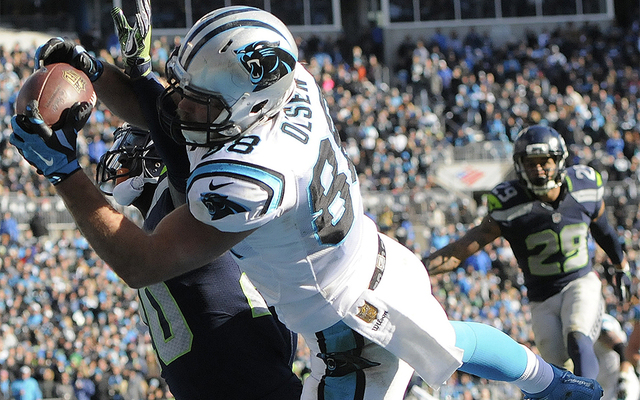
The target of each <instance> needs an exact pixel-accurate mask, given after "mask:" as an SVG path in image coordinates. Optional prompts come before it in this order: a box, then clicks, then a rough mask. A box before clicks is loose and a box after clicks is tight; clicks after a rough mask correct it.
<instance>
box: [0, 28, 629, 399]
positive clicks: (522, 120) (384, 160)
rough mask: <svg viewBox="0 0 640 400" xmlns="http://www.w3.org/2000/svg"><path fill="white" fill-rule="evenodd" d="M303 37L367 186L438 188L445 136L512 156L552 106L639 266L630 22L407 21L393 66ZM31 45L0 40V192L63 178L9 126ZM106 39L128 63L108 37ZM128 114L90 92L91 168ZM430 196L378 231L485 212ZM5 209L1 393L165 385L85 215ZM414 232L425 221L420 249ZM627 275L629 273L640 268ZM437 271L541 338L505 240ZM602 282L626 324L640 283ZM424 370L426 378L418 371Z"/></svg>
mask: <svg viewBox="0 0 640 400" xmlns="http://www.w3.org/2000/svg"><path fill="white" fill-rule="evenodd" d="M116 42H117V41H116ZM176 44H179V39H178V38H176V39H174V40H170V39H169V38H166V37H163V38H158V39H157V40H156V41H155V42H154V44H153V51H152V57H153V63H154V64H153V66H154V71H155V72H156V73H158V74H159V75H161V76H162V74H163V71H164V63H165V62H166V61H167V58H168V54H170V51H171V49H172V47H173V46H175V45H176ZM299 45H300V50H301V52H300V58H301V59H304V60H305V61H306V62H307V63H308V68H309V70H310V71H311V72H312V73H313V74H314V75H315V76H316V78H317V79H318V82H320V83H321V86H322V89H323V90H324V91H325V93H326V94H327V101H328V105H329V109H330V111H331V113H332V116H333V118H334V121H335V123H336V125H337V127H338V130H339V131H340V133H341V135H342V139H343V142H344V145H345V148H346V151H347V152H348V154H349V155H350V156H351V158H352V160H353V161H354V164H355V166H356V168H357V171H358V173H359V174H360V179H361V185H362V186H363V188H364V191H365V192H367V191H391V192H406V193H410V196H414V195H416V194H418V193H423V192H425V191H429V190H430V189H432V188H434V186H435V183H434V181H433V178H432V175H433V174H432V168H433V166H434V165H436V164H437V163H438V162H439V161H443V160H442V158H443V157H445V155H446V154H448V153H447V151H445V150H447V149H450V148H451V147H462V146H465V145H467V144H470V143H477V142H485V141H492V142H495V146H494V148H495V149H496V153H495V157H498V158H500V157H502V158H505V157H509V151H510V144H511V142H512V141H513V139H514V137H515V135H516V133H517V132H518V131H519V130H520V129H521V128H522V127H524V126H527V125H530V124H534V123H535V124H538V123H543V124H544V123H546V124H549V125H551V126H553V127H554V128H555V129H556V130H558V132H560V133H561V134H562V135H563V136H564V138H565V140H566V142H567V144H568V146H569V149H570V152H571V157H570V160H569V161H570V164H572V163H585V164H590V165H592V166H594V167H595V168H596V169H597V170H599V171H600V172H601V173H602V174H603V176H604V177H605V178H607V179H608V180H609V181H610V182H615V183H616V188H617V189H616V191H613V192H612V195H611V196H610V198H611V199H612V200H611V201H610V202H609V203H608V205H609V206H611V207H610V208H611V213H612V216H613V217H614V219H612V223H613V224H614V226H617V227H618V230H619V232H620V237H621V240H624V241H625V242H626V246H627V252H628V258H629V260H630V262H631V265H632V269H633V271H636V272H637V271H638V270H637V269H636V268H635V267H636V265H640V252H639V245H640V240H639V236H640V212H639V211H637V210H638V207H637V191H636V188H637V185H638V183H639V182H640V170H639V169H638V166H639V165H640V152H639V150H640V146H639V145H640V96H639V94H638V91H639V89H640V72H639V66H640V26H639V25H638V22H637V21H636V24H635V25H633V26H632V27H631V28H630V29H626V30H623V29H620V28H615V27H614V28H611V29H609V30H606V31H601V30H600V29H598V28H597V27H595V26H590V25H583V26H580V27H577V26H572V25H567V26H565V27H563V28H558V29H557V30H555V31H553V32H543V33H541V34H533V33H531V34H528V35H527V36H526V37H525V38H523V39H522V40H520V41H517V42H515V43H509V44H507V45H501V46H496V45H494V44H493V43H492V42H491V40H490V38H489V37H488V36H487V35H480V34H477V33H476V32H475V31H473V30H471V31H469V33H468V34H466V35H465V36H463V37H458V36H457V35H450V36H445V35H442V34H440V33H436V34H435V35H433V36H432V37H425V38H423V39H422V40H418V41H413V40H411V39H409V38H408V39H407V40H406V41H405V43H403V45H402V46H401V47H400V48H399V49H398V54H397V58H396V60H397V62H396V63H395V64H393V65H386V66H385V65H382V64H381V62H380V61H379V60H378V58H377V56H376V55H375V54H374V52H373V51H372V49H371V48H369V47H368V46H367V45H366V44H364V43H363V46H361V47H360V46H356V47H353V48H350V49H348V50H347V51H345V49H344V46H343V45H342V43H341V41H340V40H338V41H336V42H328V41H323V40H321V39H319V38H311V39H308V40H302V39H300V43H299ZM36 47H37V44H34V45H33V46H31V47H27V48H24V47H20V46H18V45H16V46H15V47H13V48H0V135H1V136H0V151H1V153H0V154H1V156H0V197H2V196H3V195H5V194H9V193H20V194H22V195H24V196H27V197H29V198H37V197H40V196H51V195H53V193H54V192H53V190H52V186H51V185H50V184H49V182H48V181H46V179H44V178H43V177H41V176H40V175H37V174H36V173H35V172H34V171H33V170H32V168H31V167H30V166H29V164H27V163H26V162H25V161H24V160H23V159H22V158H21V157H20V156H19V155H18V154H17V152H16V150H15V148H14V147H13V146H11V145H9V143H8V137H9V135H10V133H11V128H10V118H11V115H12V113H13V102H14V100H15V97H16V95H17V92H18V90H19V88H20V85H21V82H23V81H24V79H26V77H28V76H29V75H30V74H31V72H32V71H33V68H34V61H33V60H34V53H35V49H36ZM98 53H99V56H101V57H103V58H105V59H107V60H108V61H110V62H115V63H119V59H118V55H119V53H120V52H119V49H117V48H115V47H109V46H107V47H106V48H105V49H102V50H100V51H99V52H98ZM386 71H390V73H386ZM385 76H388V77H389V79H386V78H385ZM121 122H122V121H120V120H118V118H116V117H115V116H113V115H112V114H111V113H110V112H109V110H107V109H106V108H104V107H103V106H102V105H98V106H97V107H96V109H95V111H94V113H93V115H92V116H91V119H90V123H89V124H88V125H87V126H86V127H85V128H84V130H83V135H82V136H81V138H80V140H79V142H80V143H81V145H80V151H81V155H82V161H81V164H82V165H83V167H85V168H88V169H94V168H95V164H96V162H97V161H98V159H99V157H100V155H101V154H102V153H104V151H105V150H106V149H108V148H109V147H110V144H111V141H112V139H113V131H114V130H115V128H116V127H118V126H120V124H121ZM500 149H502V150H500ZM416 202H419V201H418V200H416ZM423 209H424V210H425V211H424V212H428V213H429V214H430V215H429V216H428V219H427V220H428V221H429V223H428V224H427V227H426V229H425V230H424V231H418V230H416V229H414V226H413V225H412V221H410V220H407V219H405V218H402V215H403V214H404V213H403V210H398V209H389V208H387V209H386V210H384V211H383V212H373V211H372V217H373V218H374V219H375V220H376V221H377V222H378V225H379V227H380V229H381V230H383V231H385V232H386V233H391V235H392V236H394V237H396V238H397V239H398V240H400V241H402V242H403V243H404V244H406V245H407V246H408V247H410V248H412V249H413V250H414V251H415V252H416V253H418V254H420V255H426V254H428V253H429V252H431V251H432V250H434V249H437V248H440V247H442V246H444V245H445V244H446V243H448V242H449V241H450V240H453V239H455V238H457V237H458V236H460V235H461V234H462V233H463V232H464V231H465V230H466V229H468V228H469V227H470V226H473V224H474V223H477V222H478V221H479V220H480V219H481V218H482V217H483V216H484V214H485V213H486V207H483V205H482V204H479V205H478V207H477V209H475V208H474V210H475V212H474V211H472V209H471V208H470V207H469V204H468V203H467V202H464V201H462V200H456V201H454V202H453V203H452V204H437V203H435V202H431V203H429V204H428V205H424V207H423ZM5 211H6V210H4V209H0V212H1V213H2V214H3V219H2V222H1V223H0V330H1V331H2V334H1V335H0V399H11V398H15V399H21V398H25V399H26V398H27V397H20V396H16V395H14V394H12V387H14V386H16V382H18V383H19V384H18V386H19V385H24V382H23V381H24V379H27V378H28V376H27V377H25V376H26V375H32V376H33V377H34V378H35V379H36V381H37V383H38V386H39V388H40V390H41V391H42V395H41V396H40V397H37V396H36V397H32V398H33V399H38V398H44V399H47V398H60V399H78V400H84V399H101V400H102V399H122V400H136V399H168V398H171V395H170V393H169V391H168V390H167V388H166V385H165V384H164V383H163V381H162V379H161V377H160V371H159V367H158V365H157V363H156V361H155V359H154V354H153V351H152V347H151V342H150V339H149V336H148V335H147V334H146V327H145V326H144V324H143V322H142V321H141V318H140V316H139V314H138V302H137V293H136V292H135V291H134V290H131V289H129V288H127V287H125V285H124V284H123V283H122V281H120V280H119V278H118V277H117V276H116V275H115V274H114V273H113V272H112V271H111V270H110V269H109V268H108V267H107V266H106V265H105V264H104V263H103V262H102V261H101V260H100V259H99V258H97V256H96V255H95V253H94V252H93V251H92V250H91V249H90V248H89V246H88V244H87V242H86V240H85V239H84V238H83V237H82V236H81V234H80V233H79V232H78V231H62V232H55V233H53V232H47V231H46V229H45V230H41V229H37V227H38V226H39V225H38V224H33V225H32V226H31V227H30V228H29V229H24V230H20V229H18V223H17V221H16V220H15V218H14V217H13V216H12V215H11V213H9V212H5ZM417 235H422V236H424V238H421V239H425V240H426V243H427V245H426V247H425V248H422V247H420V245H419V244H418V243H419V242H421V241H420V240H417ZM593 256H594V257H595V258H596V260H597V263H596V264H597V265H598V268H599V269H600V272H601V276H602V279H603V280H607V279H608V276H609V275H608V274H609V271H608V268H607V264H606V261H605V258H606V257H605V256H604V255H603V253H602V252H601V251H600V250H599V249H597V248H595V247H594V248H593ZM635 279H636V282H635V285H636V286H637V284H638V283H639V282H640V280H638V277H636V278H635ZM432 284H433V290H434V293H436V296H437V297H438V299H440V301H441V302H442V304H444V305H445V308H446V310H447V312H448V314H449V316H450V318H452V319H456V320H476V321H483V322H489V323H490V324H492V325H494V326H496V327H498V328H500V329H502V330H503V331H504V332H506V333H508V334H509V335H511V336H512V337H514V338H516V339H517V340H518V341H520V342H521V343H525V344H527V345H529V346H531V347H535V345H534V343H533V338H532V332H531V329H530V321H529V316H530V314H529V312H528V305H527V301H526V288H525V287H523V286H522V278H521V276H520V274H519V271H518V268H517V264H516V261H515V259H514V257H513V254H512V252H511V250H510V248H509V245H508V243H507V242H505V241H504V240H503V239H498V240H497V241H496V242H494V243H493V244H491V245H489V246H487V247H486V248H485V249H484V251H482V252H480V253H478V254H477V255H475V256H474V257H472V258H470V259H469V260H468V262H467V265H466V272H465V271H463V270H459V271H457V272H456V273H451V274H445V275H442V276H438V277H434V278H432ZM604 288H605V293H604V295H605V297H606V299H607V305H608V312H609V313H610V314H612V315H614V316H615V317H616V318H617V319H618V320H619V321H620V322H621V323H622V324H623V327H624V328H625V329H626V330H627V331H628V330H629V329H630V328H631V326H632V322H633V321H631V320H630V319H629V317H628V315H629V314H630V312H631V308H632V307H633V306H634V305H635V304H637V303H638V298H637V297H634V301H633V302H632V304H628V305H625V306H620V305H619V304H618V303H617V300H616V298H615V296H614V294H613V291H612V290H611V286H610V285H608V284H605V285H604ZM309 357H311V355H310V354H308V350H307V349H306V347H305V346H304V345H301V346H300V349H299V354H298V359H297V361H296V362H295V365H294V368H295V370H296V372H297V373H299V374H300V376H304V374H305V371H306V369H307V363H308V360H309ZM25 367H26V369H25ZM27 370H28V371H27ZM26 372H28V374H27V373H26ZM23 373H24V374H23ZM250 379H251V371H247V380H250ZM414 383H416V384H418V385H419V384H420V382H419V380H418V379H416V382H414ZM450 383H451V384H452V385H451V386H450V387H448V388H445V389H443V391H445V390H448V391H449V392H447V396H449V397H448V398H452V399H457V398H460V399H462V398H465V399H467V398H474V399H486V398H493V399H498V398H517V397H518V396H520V392H519V391H517V390H514V391H513V392H512V393H511V394H505V393H504V388H503V393H502V394H501V395H498V394H496V393H493V394H492V393H488V392H487V391H481V390H478V389H477V388H478V387H479V386H477V383H479V382H478V380H477V379H474V378H472V377H470V376H467V375H465V374H454V376H453V377H452V379H451V382H450ZM471 383H473V384H474V385H471ZM454 388H455V389H454ZM443 393H444V392H443ZM501 396H502V397H501ZM505 396H506V397H505ZM509 396H511V397H509Z"/></svg>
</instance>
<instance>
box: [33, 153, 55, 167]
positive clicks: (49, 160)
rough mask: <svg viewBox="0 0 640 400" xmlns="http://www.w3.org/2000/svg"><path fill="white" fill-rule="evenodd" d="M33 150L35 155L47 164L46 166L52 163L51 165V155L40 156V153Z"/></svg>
mask: <svg viewBox="0 0 640 400" xmlns="http://www.w3.org/2000/svg"><path fill="white" fill-rule="evenodd" d="M33 152H34V153H36V155H37V156H38V157H40V159H41V160H42V162H44V163H45V164H46V165H47V167H50V166H52V165H53V157H51V158H44V157H43V156H42V154H40V153H38V152H37V151H35V150H33Z"/></svg>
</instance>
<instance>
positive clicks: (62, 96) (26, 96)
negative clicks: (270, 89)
mask: <svg viewBox="0 0 640 400" xmlns="http://www.w3.org/2000/svg"><path fill="white" fill-rule="evenodd" d="M32 100H37V101H38V110H39V111H40V115H42V119H43V120H44V122H45V123H46V124H47V125H49V126H50V127H52V128H56V127H57V126H56V124H58V123H59V122H60V123H62V122H63V121H61V117H62V114H63V112H64V111H65V110H67V109H68V108H69V107H71V106H72V105H73V104H75V103H76V102H83V101H86V102H89V103H90V104H91V106H92V107H93V106H95V105H96V100H97V97H96V93H95V92H94V91H93V85H92V84H91V81H90V80H89V78H88V77H87V76H86V75H85V74H84V72H82V71H80V70H78V69H75V68H74V67H72V66H71V65H69V64H65V63H57V64H49V65H47V66H44V67H42V68H40V69H38V70H37V71H35V72H34V73H33V74H32V75H31V76H29V78H27V80H26V81H25V82H24V84H23V85H22V87H21V88H20V91H19V92H18V97H17V98H16V114H24V112H25V110H26V107H27V104H29V102H30V101H32Z"/></svg>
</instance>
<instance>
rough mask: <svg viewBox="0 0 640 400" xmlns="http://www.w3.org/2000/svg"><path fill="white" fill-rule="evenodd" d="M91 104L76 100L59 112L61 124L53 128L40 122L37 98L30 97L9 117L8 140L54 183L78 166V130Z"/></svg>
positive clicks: (61, 179)
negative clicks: (25, 103) (28, 101)
mask: <svg viewBox="0 0 640 400" xmlns="http://www.w3.org/2000/svg"><path fill="white" fill-rule="evenodd" d="M92 110H93V107H92V106H91V104H89V103H87V102H82V103H76V104H74V105H73V106H72V107H71V108H70V109H68V110H66V111H65V114H66V115H63V121H64V123H63V125H62V127H61V128H60V129H57V130H55V131H53V130H52V129H51V128H50V127H49V126H48V125H47V124H45V123H44V121H43V120H42V117H41V116H40V112H39V110H38V101H37V100H32V101H31V102H30V103H29V104H28V105H27V108H26V111H25V114H18V115H14V116H13V118H11V127H12V128H13V133H12V134H11V136H10V137H9V142H10V143H11V144H13V145H14V146H16V147H17V148H18V151H19V152H20V154H21V155H22V156H23V157H24V158H25V159H26V160H27V161H28V162H29V164H31V165H33V166H34V167H36V169H37V170H38V173H39V174H41V175H44V176H45V177H46V178H47V179H49V182H51V183H52V184H54V185H57V184H58V183H60V182H62V181H63V180H65V179H66V178H67V177H69V176H71V174H73V173H74V172H76V171H77V170H79V169H80V164H78V160H77V150H76V142H77V138H78V130H80V129H82V127H83V126H84V124H85V123H86V122H87V120H88V119H89V116H90V115H91V111H92Z"/></svg>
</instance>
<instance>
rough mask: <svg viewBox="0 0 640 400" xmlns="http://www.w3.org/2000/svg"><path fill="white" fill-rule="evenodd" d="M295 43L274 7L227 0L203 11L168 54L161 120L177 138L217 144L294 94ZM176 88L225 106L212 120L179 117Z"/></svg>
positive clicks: (193, 97)
mask: <svg viewBox="0 0 640 400" xmlns="http://www.w3.org/2000/svg"><path fill="white" fill-rule="evenodd" d="M297 59H298V48H297V46H296V43H295V40H294V38H293V36H292V35H291V32H289V29H287V27H286V26H285V25H284V24H283V23H282V22H281V21H280V20H279V19H278V18H276V17H275V16H274V15H272V14H270V13H268V12H266V11H263V10H260V9H258V8H253V7H245V6H233V7H224V8H220V9H218V10H215V11H213V12H210V13H209V14H207V15H205V16H204V17H202V18H201V19H200V20H198V22H196V24H195V25H194V26H193V28H191V30H189V32H188V33H187V35H186V36H185V38H184V40H183V42H182V45H181V46H180V47H179V48H177V49H176V50H174V52H173V53H172V55H171V57H170V58H169V60H168V62H167V67H166V70H167V79H168V82H169V87H168V88H167V89H166V90H165V91H164V93H163V94H162V96H161V97H160V99H159V101H158V108H159V113H160V120H161V122H162V125H163V127H164V128H165V130H167V132H168V133H170V134H171V136H172V137H173V138H174V139H175V140H176V141H177V142H178V143H183V144H190V145H196V146H207V147H214V146H217V145H219V144H221V143H225V142H228V141H230V140H234V139H235V138H237V137H239V136H241V135H244V134H245V133H247V132H248V131H249V130H250V129H251V128H253V127H254V126H256V125H257V124H259V123H260V122H263V121H265V120H267V119H269V118H271V117H273V116H274V115H275V114H276V113H277V112H278V111H280V110H281V109H282V108H283V107H284V105H285V104H286V103H287V101H288V100H289V99H290V98H291V95H292V94H293V90H294V88H295V82H294V78H293V75H294V70H295V66H296V61H297ZM174 93H177V94H179V95H180V96H182V97H186V98H189V99H190V100H192V101H195V102H198V103H201V104H207V105H209V104H211V102H212V101H213V100H214V99H215V100H218V101H220V102H221V103H222V105H223V107H224V110H223V111H222V112H221V113H220V115H219V116H218V117H217V118H216V119H215V120H214V121H212V120H211V118H209V119H208V122H193V121H185V120H182V119H180V118H179V117H178V116H177V115H176V112H175V108H176V105H175V101H174V100H172V99H171V97H172V95H173V94H174Z"/></svg>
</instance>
